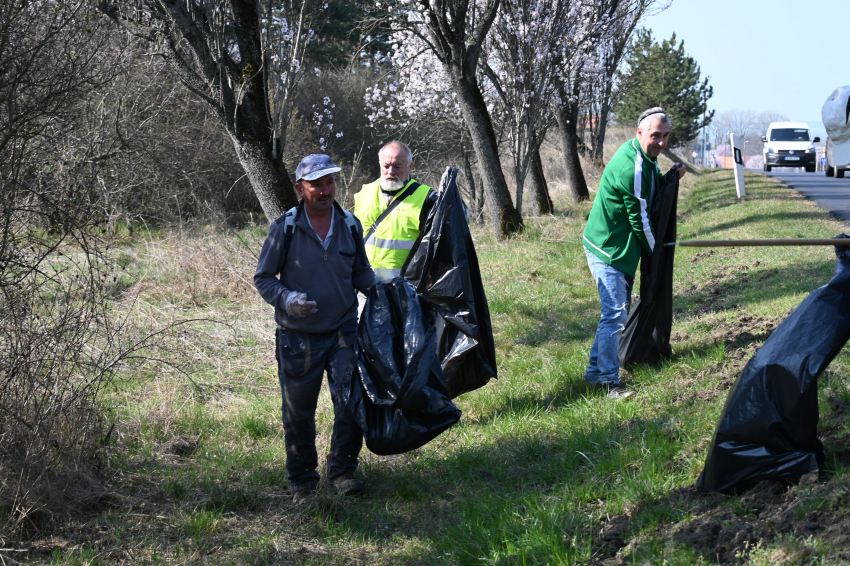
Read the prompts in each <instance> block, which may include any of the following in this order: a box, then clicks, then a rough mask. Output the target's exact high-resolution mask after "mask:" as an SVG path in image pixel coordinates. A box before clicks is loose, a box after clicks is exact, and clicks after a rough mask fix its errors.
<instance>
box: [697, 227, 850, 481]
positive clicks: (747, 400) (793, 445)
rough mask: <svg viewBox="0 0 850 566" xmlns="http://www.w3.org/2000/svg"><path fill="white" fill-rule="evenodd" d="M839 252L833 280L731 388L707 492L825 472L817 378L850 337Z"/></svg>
mask: <svg viewBox="0 0 850 566" xmlns="http://www.w3.org/2000/svg"><path fill="white" fill-rule="evenodd" d="M839 237H840V238H847V237H848V236H847V235H845V234H842V235H841V236H839ZM835 251H836V255H837V256H838V266H837V267H836V269H835V274H834V275H833V276H832V280H830V282H829V283H827V284H826V285H824V286H823V287H821V288H819V289H816V290H815V291H813V292H812V293H811V294H810V295H809V296H808V297H806V299H805V300H804V301H803V302H802V303H801V304H800V306H798V307H797V308H796V309H794V311H793V312H792V313H791V314H790V315H788V318H786V319H785V320H784V321H783V322H782V324H780V325H779V326H778V327H777V328H776V330H774V331H773V333H772V334H771V335H770V338H768V339H767V341H766V342H765V343H764V346H762V347H761V348H760V349H759V351H758V352H756V354H755V355H754V356H753V357H752V359H750V361H749V362H748V363H747V365H746V367H745V368H744V370H743V371H742V372H741V374H740V375H739V376H738V379H737V381H735V384H734V385H733V386H732V389H731V390H730V391H729V397H728V398H727V399H726V405H725V406H724V407H723V413H722V414H721V416H720V422H719V423H718V425H717V430H716V431H715V433H714V438H713V439H712V441H711V446H710V448H709V450H708V457H707V458H706V462H705V469H704V470H703V472H702V474H700V477H699V479H698V480H697V487H698V488H699V489H700V490H701V491H720V492H728V491H731V490H737V489H746V488H747V487H750V486H752V485H754V484H756V483H758V482H760V481H763V480H768V479H772V480H784V481H789V482H797V481H799V480H800V478H801V477H802V476H803V475H804V474H806V473H809V472H816V471H819V470H822V469H823V465H824V461H825V459H826V454H825V453H824V449H823V444H821V442H820V440H818V437H817V424H818V418H819V414H818V397H817V378H818V376H819V375H820V374H821V373H822V372H823V371H824V370H825V369H826V367H827V366H828V365H829V363H830V362H831V361H832V359H833V358H834V357H835V356H836V355H837V354H838V352H839V351H840V350H841V348H842V347H843V346H844V344H845V343H846V342H847V340H848V338H850V249H848V248H847V247H843V246H842V247H836V250H835Z"/></svg>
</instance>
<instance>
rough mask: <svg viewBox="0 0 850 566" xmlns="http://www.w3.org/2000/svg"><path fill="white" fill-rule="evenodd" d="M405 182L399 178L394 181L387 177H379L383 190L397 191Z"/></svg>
mask: <svg viewBox="0 0 850 566" xmlns="http://www.w3.org/2000/svg"><path fill="white" fill-rule="evenodd" d="M406 184H407V183H406V182H404V181H402V180H401V179H396V180H395V181H390V180H389V179H384V178H383V177H381V180H380V185H381V188H382V189H384V190H385V191H398V190H400V189H403V188H404V186H405V185H406Z"/></svg>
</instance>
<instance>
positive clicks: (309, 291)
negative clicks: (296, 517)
mask: <svg viewBox="0 0 850 566" xmlns="http://www.w3.org/2000/svg"><path fill="white" fill-rule="evenodd" d="M339 170H340V169H339V167H337V166H336V165H334V164H333V162H332V161H331V158H330V157H328V156H327V155H308V156H307V157H305V158H304V159H303V160H301V163H299V164H298V167H297V169H296V171H295V176H296V183H295V189H296V191H297V192H298V196H299V197H301V202H300V203H299V204H298V206H296V207H294V208H292V209H291V210H289V211H288V212H287V213H286V214H284V215H283V216H281V217H280V218H278V219H277V220H275V221H274V222H273V223H272V225H271V228H270V229H269V234H268V237H267V238H266V241H265V243H264V244H263V250H262V252H261V253H260V260H259V262H258V263H257V271H256V273H255V274H254V284H255V285H256V287H257V290H258V291H259V292H260V295H262V297H263V299H265V301H266V302H267V303H269V304H270V305H272V306H274V308H275V321H276V322H277V334H276V344H277V352H276V353H277V362H278V378H279V380H280V389H281V394H282V397H283V403H282V413H283V428H284V440H285V443H286V475H287V478H288V479H289V483H290V486H291V488H292V490H293V494H294V497H293V498H294V501H295V502H296V503H298V502H301V501H304V500H306V499H308V498H309V497H310V496H311V495H312V494H313V493H314V492H315V491H316V488H317V487H318V482H319V473H318V472H317V468H318V455H317V453H316V421H315V415H316V404H317V402H318V398H319V390H320V389H321V386H322V375H323V373H324V372H325V371H327V374H328V385H329V388H330V392H331V400H332V401H333V406H334V426H333V436H332V438H331V446H330V454H329V455H328V458H327V477H328V480H329V482H330V484H331V485H333V486H334V487H335V488H336V489H337V491H339V492H341V493H345V494H359V493H362V492H363V482H362V481H360V480H359V479H357V478H355V477H354V471H355V470H356V469H357V456H358V454H359V453H360V448H361V446H362V444H363V432H362V431H361V430H360V427H359V426H358V425H357V423H356V421H355V419H354V415H353V414H351V412H350V411H348V410H346V407H345V404H344V402H343V391H342V389H341V385H342V384H341V379H342V376H343V373H344V372H345V369H346V368H347V367H348V365H349V364H350V363H351V361H352V360H353V358H354V348H353V345H354V338H355V333H356V331H357V294H356V289H357V290H361V291H365V290H366V289H367V288H369V287H371V286H372V285H373V284H374V282H375V274H374V273H373V271H372V268H371V267H370V266H369V262H368V261H367V260H366V254H365V251H364V249H363V228H362V226H361V225H360V222H359V221H358V220H357V219H356V218H355V217H354V215H353V214H351V213H349V212H346V211H345V210H343V208H342V207H341V206H339V205H338V204H337V203H336V202H335V201H334V193H335V191H336V181H335V178H334V173H336V172H338V171H339Z"/></svg>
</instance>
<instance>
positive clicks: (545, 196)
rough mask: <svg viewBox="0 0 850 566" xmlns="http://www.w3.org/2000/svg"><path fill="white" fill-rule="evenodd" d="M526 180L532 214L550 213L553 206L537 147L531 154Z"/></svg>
mask: <svg viewBox="0 0 850 566" xmlns="http://www.w3.org/2000/svg"><path fill="white" fill-rule="evenodd" d="M527 181H528V200H529V203H530V204H531V210H532V212H533V213H534V215H535V216H540V215H542V214H552V213H553V212H554V211H555V207H554V206H553V205H552V198H551V197H550V196H549V184H548V183H547V182H546V177H545V176H544V175H543V160H542V159H541V158H540V149H539V148H538V149H536V150H535V151H534V154H533V155H532V156H531V163H529V167H528V178H527Z"/></svg>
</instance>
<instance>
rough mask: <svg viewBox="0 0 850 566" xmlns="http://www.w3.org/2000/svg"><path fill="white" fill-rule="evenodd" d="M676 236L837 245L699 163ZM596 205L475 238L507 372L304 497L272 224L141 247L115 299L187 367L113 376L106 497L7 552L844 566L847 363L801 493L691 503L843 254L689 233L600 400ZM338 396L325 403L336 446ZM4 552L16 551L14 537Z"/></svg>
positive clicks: (771, 185) (200, 559)
mask: <svg viewBox="0 0 850 566" xmlns="http://www.w3.org/2000/svg"><path fill="white" fill-rule="evenodd" d="M685 179H686V180H687V183H686V185H685V188H684V189H683V192H682V195H681V197H680V205H679V235H680V239H694V238H700V239H720V238H771V237H801V236H805V237H830V236H834V235H835V234H837V233H839V232H841V231H843V230H845V227H844V225H842V224H840V223H838V222H837V221H835V220H833V219H832V218H831V217H830V216H829V215H828V214H827V213H825V212H823V211H821V210H819V209H818V208H817V207H816V206H815V205H814V204H813V203H811V202H810V201H807V200H806V199H804V198H803V197H801V196H799V195H798V194H797V193H795V192H793V191H792V190H790V189H788V188H787V187H785V186H783V185H781V184H779V183H778V182H776V181H774V180H771V179H768V178H766V177H763V176H760V175H755V174H747V193H748V196H747V198H746V200H744V201H740V202H739V201H738V200H737V199H736V198H735V196H734V195H735V189H734V181H733V178H732V175H731V172H729V171H725V170H715V171H710V172H705V173H702V174H701V175H696V174H694V173H692V174H691V175H689V176H687V177H686V178H685ZM589 209H590V205H589V204H588V203H585V204H581V205H572V204H562V205H561V207H560V208H559V213H558V214H557V215H555V216H551V217H547V218H540V219H536V220H535V221H534V222H530V223H529V229H528V230H527V231H526V233H525V234H523V235H522V236H520V237H518V238H515V239H513V240H511V241H510V242H506V243H501V242H497V241H496V240H495V239H493V238H492V237H490V236H489V235H488V234H485V233H483V232H479V233H476V234H475V237H476V241H477V248H478V252H479V258H480V261H481V267H482V275H483V277H484V280H485V287H486V289H487V290H488V299H489V302H490V309H491V312H492V317H493V328H494V333H495V340H496V346H497V356H498V362H499V372H500V373H499V380H498V381H495V382H491V383H490V384H489V385H487V386H486V387H484V388H483V389H481V390H479V391H476V392H473V393H470V394H467V395H464V396H462V397H461V398H459V399H458V400H457V403H458V405H459V407H460V408H461V409H462V410H463V412H464V416H463V418H462V420H461V422H460V423H459V424H458V425H457V426H455V427H454V428H452V429H450V430H449V431H448V432H446V433H445V434H443V435H442V436H441V437H439V438H437V439H436V440H435V441H434V442H432V443H431V444H429V445H428V446H426V447H424V448H422V449H420V450H417V451H415V452H412V453H409V454H404V455H400V456H395V457H377V456H374V455H371V454H369V453H368V452H366V451H365V450H364V454H363V455H362V456H361V468H360V474H361V476H362V477H363V479H364V480H365V482H366V484H367V490H368V491H367V494H366V495H365V496H364V497H362V498H359V499H345V498H340V497H337V496H335V495H334V494H333V493H332V490H330V489H329V488H328V487H327V486H324V485H323V486H321V489H320V493H319V496H318V498H317V499H316V500H315V501H314V502H312V503H311V504H309V505H302V506H294V505H293V504H292V503H291V496H290V494H289V492H288V489H287V487H286V482H285V477H284V471H283V469H284V453H283V439H282V432H281V430H280V424H279V414H278V413H279V409H278V406H279V392H278V386H277V378H276V373H275V362H274V352H273V344H274V338H273V333H272V327H273V322H272V313H271V311H270V308H269V307H268V306H267V305H265V304H264V303H262V301H261V300H260V299H259V297H258V296H257V295H256V294H255V292H254V291H253V290H252V288H251V284H250V278H251V274H252V272H253V268H254V265H255V262H256V259H255V254H256V252H257V250H258V249H259V245H260V244H261V242H262V238H263V236H264V231H263V230H262V229H252V230H245V231H242V232H238V233H230V234H215V233H198V234H194V235H192V236H191V237H190V238H188V239H181V238H178V237H177V236H176V235H174V236H168V235H163V237H161V238H158V239H156V240H153V239H151V240H148V241H135V242H132V243H131V244H129V245H127V246H126V249H125V250H124V251H123V253H124V254H125V255H124V257H126V259H127V261H126V265H127V270H126V271H127V274H126V275H124V276H123V279H122V281H121V289H120V290H117V291H116V297H118V298H117V299H116V300H123V301H125V302H127V304H128V308H129V306H130V305H131V304H132V308H133V312H134V313H135V314H134V316H136V317H139V318H141V319H144V320H145V321H159V322H161V323H164V322H169V321H174V320H177V319H180V318H192V319H197V320H198V322H195V323H193V324H190V325H185V326H183V327H181V331H180V332H179V333H175V334H174V335H173V336H171V337H170V338H169V339H170V340H171V351H172V352H173V353H174V355H175V356H176V357H178V358H179V359H180V360H181V361H182V366H181V367H183V368H184V369H189V370H190V371H189V373H188V374H183V373H180V372H176V371H175V372H163V371H162V370H160V369H157V368H159V367H160V366H157V365H154V364H151V365H150V366H144V365H143V366H141V367H140V368H138V369H136V370H133V371H132V372H130V370H127V372H126V374H125V376H124V377H125V380H124V382H123V384H122V386H121V387H119V388H116V390H115V391H114V392H113V395H112V399H113V402H114V405H115V411H116V414H117V422H118V427H117V429H116V430H117V431H118V432H117V433H116V434H115V435H114V436H115V438H116V439H117V445H116V446H115V447H114V450H113V454H114V456H113V458H112V461H111V463H110V467H109V470H110V471H109V472H108V473H109V474H110V476H109V477H108V478H106V480H107V483H108V485H109V486H110V489H111V492H110V494H109V497H107V498H106V499H105V500H104V501H103V503H102V505H101V506H100V507H97V508H93V509H89V510H86V511H81V512H80V514H79V515H78V516H77V517H76V518H75V520H72V521H69V522H67V523H63V524H61V525H58V526H57V528H56V529H55V532H53V533H51V535H50V536H43V537H35V538H34V539H32V540H29V541H26V542H21V543H20V549H21V550H26V552H25V553H16V554H7V555H6V556H7V557H9V558H12V559H15V560H21V559H22V558H24V557H25V558H26V560H27V561H30V562H33V563H44V564H122V563H126V564H130V563H132V564H335V565H336V564H366V563H368V564H387V565H389V564H394V565H395V564H405V565H414V564H422V565H425V564H428V565H430V564H447V565H448V564H470V565H472V564H475V565H482V564H493V565H496V564H499V565H508V564H587V563H592V564H601V563H610V564H619V563H625V564H632V563H635V564H646V563H649V564H662V563H665V564H715V563H718V562H720V563H743V564H752V565H756V564H776V563H785V564H793V563H800V564H802V563H806V564H810V563H824V564H832V563H840V562H842V561H844V560H848V559H850V554H848V553H850V534H848V531H847V527H846V526H845V525H846V524H847V523H848V521H847V519H848V515H850V509H848V504H850V495H848V494H850V477H848V465H850V450H848V448H847V446H848V442H847V441H848V438H850V426H848V422H847V419H846V415H847V413H848V411H850V389H848V386H850V364H848V356H847V354H846V352H842V353H841V354H840V355H839V356H838V357H837V358H836V360H835V361H834V362H833V364H832V366H831V367H830V369H829V371H828V372H827V374H826V375H825V376H824V377H823V378H822V380H821V394H820V395H821V397H820V400H821V408H822V409H821V412H822V426H821V434H822V436H823V438H824V442H825V445H826V449H827V453H828V457H829V470H828V473H827V474H825V475H824V476H823V477H822V478H821V479H820V481H818V480H817V479H816V478H806V481H804V482H802V483H801V485H799V486H795V487H792V488H790V489H786V488H784V487H782V486H774V485H763V486H760V487H759V488H757V489H755V490H752V491H751V492H748V493H745V494H743V495H741V496H739V497H737V496H732V497H724V496H710V497H704V496H700V495H697V494H696V492H695V491H694V489H693V485H694V482H695V481H696V478H697V476H698V474H699V473H700V471H701V469H702V465H703V462H704V459H705V455H706V454H705V452H706V449H707V447H708V443H709V441H710V438H711V435H712V433H713V431H714V427H715V424H716V421H717V418H718V415H719V413H720V411H721V408H722V404H723V400H724V397H725V391H726V390H727V389H728V388H729V386H730V385H731V383H732V382H733V380H734V378H735V376H736V375H737V373H738V371H739V370H740V369H741V368H742V367H743V365H744V364H745V363H746V361H747V360H748V359H749V357H750V356H751V355H752V353H754V351H755V350H756V349H757V348H758V345H759V344H760V343H762V342H763V341H764V340H765V339H766V338H767V336H769V334H770V332H771V330H772V329H773V328H774V327H775V326H776V325H777V324H779V323H780V322H781V321H782V319H783V318H784V316H785V315H786V314H787V313H788V312H789V311H790V310H791V309H793V308H794V306H795V305H797V304H799V302H800V301H801V300H802V299H803V298H804V297H805V296H806V295H807V294H808V293H809V292H810V291H811V290H812V289H814V288H815V287H817V286H819V285H821V284H823V283H825V282H826V281H827V280H828V279H829V277H830V275H831V273H832V270H833V268H834V265H835V256H834V253H833V251H832V249H831V248H740V249H735V248H720V249H715V250H696V249H688V248H682V249H679V250H678V251H677V252H676V253H677V255H676V273H675V299H674V307H675V315H674V317H675V320H674V332H675V335H674V351H675V357H674V358H673V359H672V360H670V361H668V362H666V363H664V364H663V365H662V366H661V367H658V368H650V367H644V368H640V369H637V370H635V371H634V372H632V373H631V374H630V375H629V376H628V380H629V381H630V383H631V384H632V385H633V386H635V387H636V388H637V389H638V390H639V395H638V396H636V397H635V398H633V399H630V400H626V401H622V402H611V401H608V400H607V399H606V398H605V397H604V396H603V395H602V394H601V393H599V392H596V391H593V390H589V389H588V388H587V387H586V386H585V385H584V383H583V380H582V374H583V370H584V366H585V364H586V358H587V354H588V351H589V349H590V345H591V341H592V336H593V332H594V330H595V327H596V322H597V320H598V316H599V315H598V297H597V296H596V291H595V288H594V286H593V284H592V282H591V280H590V277H589V274H588V270H587V266H586V263H585V260H584V254H583V252H582V248H581V245H580V236H581V231H582V230H583V227H584V219H585V218H586V216H587V213H588V212H589ZM331 426H332V414H331V404H330V399H329V397H328V395H327V391H326V389H325V390H324V391H323V393H322V396H321V399H320V408H319V412H318V415H317V428H318V430H319V438H318V448H319V453H320V454H324V453H327V448H328V440H329V435H330V429H331ZM7 546H8V545H7Z"/></svg>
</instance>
